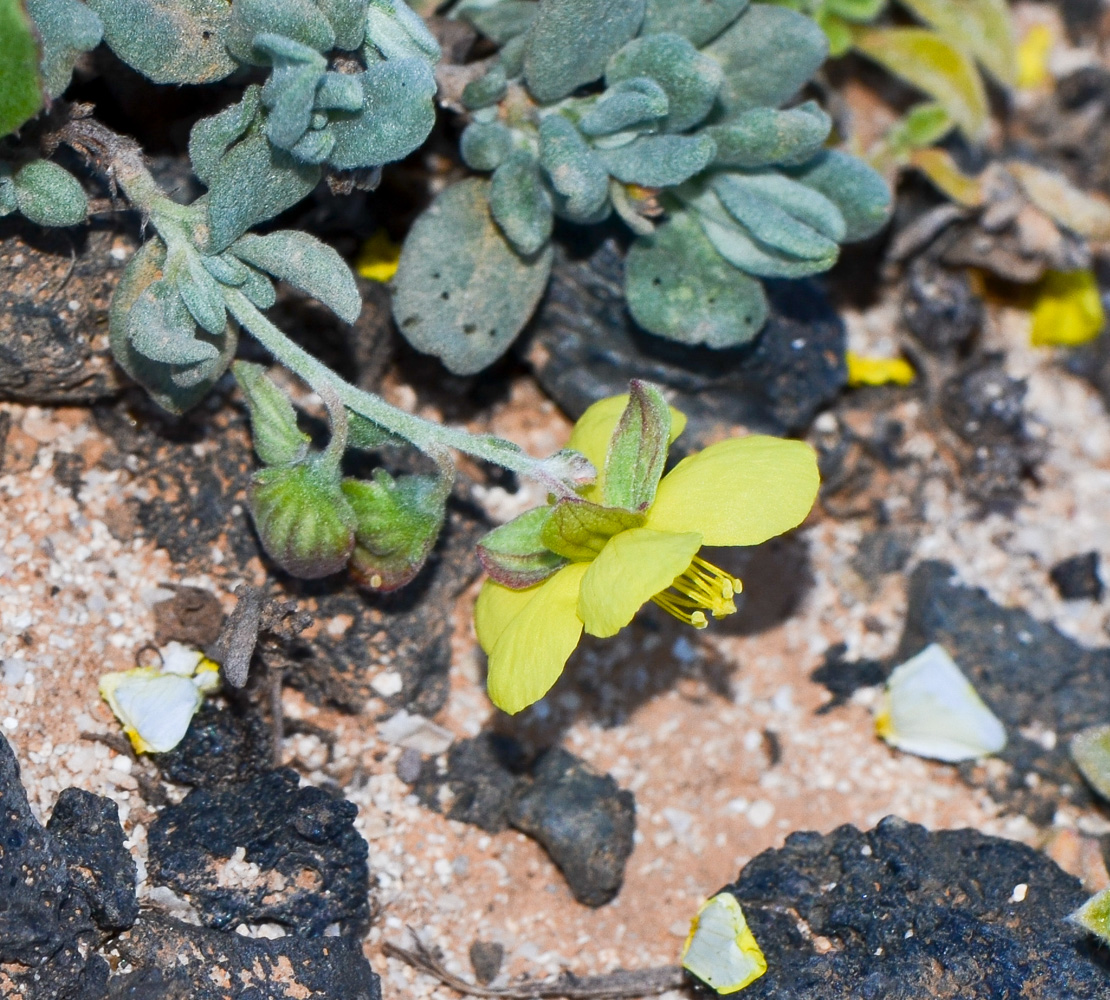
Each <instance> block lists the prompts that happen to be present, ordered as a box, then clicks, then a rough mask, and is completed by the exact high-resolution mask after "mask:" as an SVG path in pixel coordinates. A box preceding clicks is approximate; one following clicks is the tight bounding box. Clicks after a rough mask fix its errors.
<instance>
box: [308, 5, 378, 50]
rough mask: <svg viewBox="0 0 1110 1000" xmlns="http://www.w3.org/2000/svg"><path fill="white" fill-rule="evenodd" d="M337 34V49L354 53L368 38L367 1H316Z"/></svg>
mask: <svg viewBox="0 0 1110 1000" xmlns="http://www.w3.org/2000/svg"><path fill="white" fill-rule="evenodd" d="M316 6H317V7H319V8H320V10H322V11H323V13H324V16H325V17H326V18H327V19H328V21H329V22H330V24H331V26H332V30H333V31H334V32H335V47H336V48H337V49H344V50H346V51H348V52H352V51H354V50H355V49H357V48H358V47H359V46H360V45H361V44H362V42H363V39H365V37H366V3H365V0H316Z"/></svg>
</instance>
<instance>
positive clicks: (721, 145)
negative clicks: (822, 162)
mask: <svg viewBox="0 0 1110 1000" xmlns="http://www.w3.org/2000/svg"><path fill="white" fill-rule="evenodd" d="M831 128H832V120H831V119H830V118H829V116H828V115H827V114H825V112H824V111H823V110H822V109H821V108H820V107H819V106H818V105H817V104H815V103H814V102H813V101H807V102H806V103H805V104H801V105H799V106H798V107H796V108H791V109H790V110H789V111H775V110H773V109H772V108H752V110H751V111H742V112H740V114H738V115H736V116H735V117H734V118H732V119H730V120H729V121H727V122H724V123H722V124H720V125H712V126H710V127H709V128H708V129H706V132H707V134H708V135H709V136H710V137H711V138H712V139H713V141H714V142H715V143H716V144H717V158H716V159H715V160H714V161H713V162H714V165H715V166H719V167H749V168H750V167H766V166H771V165H772V164H779V163H804V162H805V161H806V160H808V159H810V158H811V157H812V156H814V155H815V154H816V153H817V152H818V151H819V150H820V149H821V147H822V146H823V145H824V143H825V140H826V139H827V138H828V137H829V131H830V130H831Z"/></svg>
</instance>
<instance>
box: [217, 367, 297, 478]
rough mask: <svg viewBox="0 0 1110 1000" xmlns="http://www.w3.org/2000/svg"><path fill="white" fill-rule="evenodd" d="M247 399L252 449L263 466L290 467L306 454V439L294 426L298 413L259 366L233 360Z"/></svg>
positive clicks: (233, 372)
mask: <svg viewBox="0 0 1110 1000" xmlns="http://www.w3.org/2000/svg"><path fill="white" fill-rule="evenodd" d="M231 371H232V374H233V375H234V376H235V381H236V382H238V383H239V388H240V390H242V393H243V395H244V396H245V397H246V400H247V408H248V409H249V410H250V415H251V437H252V438H253V440H254V450H255V452H256V453H257V455H258V457H259V459H260V460H261V461H262V462H264V463H265V464H266V465H292V464H293V463H294V462H299V461H301V459H303V458H304V457H305V455H306V454H307V453H308V443H309V440H310V438H309V436H308V435H307V434H305V433H304V432H303V431H302V430H301V429H300V427H298V426H297V411H296V410H294V409H293V404H292V403H290V402H289V397H288V396H286V395H285V393H284V392H282V391H281V390H280V389H279V388H278V387H277V386H276V385H274V383H273V381H272V380H271V379H270V377H269V376H268V375H267V374H266V369H265V368H263V367H262V365H256V364H252V363H251V362H249V361H236V362H235V364H234V365H232V367H231Z"/></svg>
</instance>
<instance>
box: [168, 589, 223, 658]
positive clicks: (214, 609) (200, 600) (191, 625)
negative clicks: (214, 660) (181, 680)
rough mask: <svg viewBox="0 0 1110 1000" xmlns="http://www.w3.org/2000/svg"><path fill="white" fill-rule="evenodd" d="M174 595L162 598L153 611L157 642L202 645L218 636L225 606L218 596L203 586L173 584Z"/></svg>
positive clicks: (208, 643) (221, 626)
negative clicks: (174, 585) (175, 585)
mask: <svg viewBox="0 0 1110 1000" xmlns="http://www.w3.org/2000/svg"><path fill="white" fill-rule="evenodd" d="M173 591H174V593H173V597H170V598H167V599H166V600H164V601H159V602H158V603H157V604H155V605H154V607H153V608H152V609H151V610H153V612H154V642H155V643H156V644H157V645H159V646H162V645H165V643H167V642H170V641H176V642H183V643H185V644H187V645H190V646H196V647H197V648H199V649H203V648H204V647H205V646H208V645H210V644H211V643H213V642H215V641H216V639H217V638H219V635H220V630H221V629H222V628H223V624H224V610H223V606H222V605H221V604H220V600H219V598H218V597H217V596H216V595H215V594H213V593H212V591H210V590H205V589H204V588H203V587H181V586H178V587H174V588H173Z"/></svg>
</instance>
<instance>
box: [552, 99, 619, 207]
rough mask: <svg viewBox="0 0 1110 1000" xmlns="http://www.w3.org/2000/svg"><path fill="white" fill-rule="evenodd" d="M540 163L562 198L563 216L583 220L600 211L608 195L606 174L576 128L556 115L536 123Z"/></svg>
mask: <svg viewBox="0 0 1110 1000" xmlns="http://www.w3.org/2000/svg"><path fill="white" fill-rule="evenodd" d="M540 162H541V163H542V164H543V168H544V170H546V171H547V176H548V179H549V180H550V181H551V186H552V187H553V188H554V189H555V190H556V192H558V194H560V195H561V196H562V201H561V205H560V209H561V211H562V212H563V213H564V214H566V215H567V216H568V217H569V218H571V219H575V220H578V221H586V220H587V219H590V218H592V217H593V216H595V215H596V214H597V213H598V211H600V209H601V208H602V206H603V205H604V204H605V202H606V200H607V198H608V196H609V174H608V172H607V171H606V169H605V165H604V164H603V163H602V162H601V158H600V157H599V156H598V155H597V153H595V152H594V151H593V149H591V148H590V146H589V144H588V143H587V142H586V140H585V139H583V138H582V136H581V135H580V134H579V132H578V129H576V128H575V127H574V125H573V124H571V122H569V121H568V120H567V119H566V118H564V117H563V116H562V115H560V114H553V115H548V116H547V117H546V118H544V119H543V121H541V122H540Z"/></svg>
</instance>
